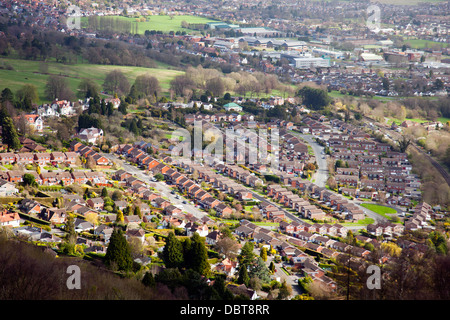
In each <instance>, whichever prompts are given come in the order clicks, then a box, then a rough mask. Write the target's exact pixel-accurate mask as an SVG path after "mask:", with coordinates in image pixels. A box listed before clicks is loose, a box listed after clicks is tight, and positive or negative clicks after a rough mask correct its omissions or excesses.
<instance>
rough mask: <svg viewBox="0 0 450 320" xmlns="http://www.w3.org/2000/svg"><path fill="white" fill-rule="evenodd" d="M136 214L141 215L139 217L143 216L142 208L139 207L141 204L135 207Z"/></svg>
mask: <svg viewBox="0 0 450 320" xmlns="http://www.w3.org/2000/svg"><path fill="white" fill-rule="evenodd" d="M134 214H135V215H137V216H139V218H142V213H141V208H139V206H136V207H135V208H134Z"/></svg>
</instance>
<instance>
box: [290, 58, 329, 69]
mask: <svg viewBox="0 0 450 320" xmlns="http://www.w3.org/2000/svg"><path fill="white" fill-rule="evenodd" d="M294 61H295V65H294V66H295V67H296V68H297V69H308V68H328V67H329V66H330V60H329V59H324V58H309V57H305V58H294Z"/></svg>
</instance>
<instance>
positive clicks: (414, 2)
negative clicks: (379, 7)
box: [371, 0, 446, 6]
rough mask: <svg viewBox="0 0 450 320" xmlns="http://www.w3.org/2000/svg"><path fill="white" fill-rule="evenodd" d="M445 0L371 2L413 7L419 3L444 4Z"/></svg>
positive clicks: (375, 0)
mask: <svg viewBox="0 0 450 320" xmlns="http://www.w3.org/2000/svg"><path fill="white" fill-rule="evenodd" d="M445 1H446V0H371V2H373V3H384V4H395V5H402V6H404V5H406V6H413V5H417V4H419V3H420V2H427V3H432V2H445Z"/></svg>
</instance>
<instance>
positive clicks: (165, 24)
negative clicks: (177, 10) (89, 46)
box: [81, 15, 217, 34]
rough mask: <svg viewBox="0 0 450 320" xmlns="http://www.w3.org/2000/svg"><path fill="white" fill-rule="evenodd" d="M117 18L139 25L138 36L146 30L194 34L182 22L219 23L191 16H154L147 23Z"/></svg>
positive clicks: (85, 20)
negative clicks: (183, 26) (182, 25)
mask: <svg viewBox="0 0 450 320" xmlns="http://www.w3.org/2000/svg"><path fill="white" fill-rule="evenodd" d="M117 18H119V19H121V20H125V21H129V22H132V23H137V27H138V32H137V33H138V34H144V33H145V31H146V30H156V31H162V32H165V33H168V32H170V31H174V32H177V31H186V32H192V31H194V30H192V29H189V28H182V27H181V22H183V21H186V22H187V23H190V24H202V23H208V22H217V20H212V19H209V18H205V17H199V16H191V15H179V16H168V15H166V16H164V15H154V16H146V17H144V18H145V19H146V21H137V18H131V17H122V16H117ZM87 21H88V20H87V18H85V17H83V18H81V23H82V26H86V25H87Z"/></svg>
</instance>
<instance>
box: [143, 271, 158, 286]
mask: <svg viewBox="0 0 450 320" xmlns="http://www.w3.org/2000/svg"><path fill="white" fill-rule="evenodd" d="M142 284H143V285H144V286H146V287H149V288H154V287H155V286H156V281H155V278H154V277H153V274H152V273H151V272H150V271H147V272H146V273H145V275H144V277H143V278H142Z"/></svg>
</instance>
